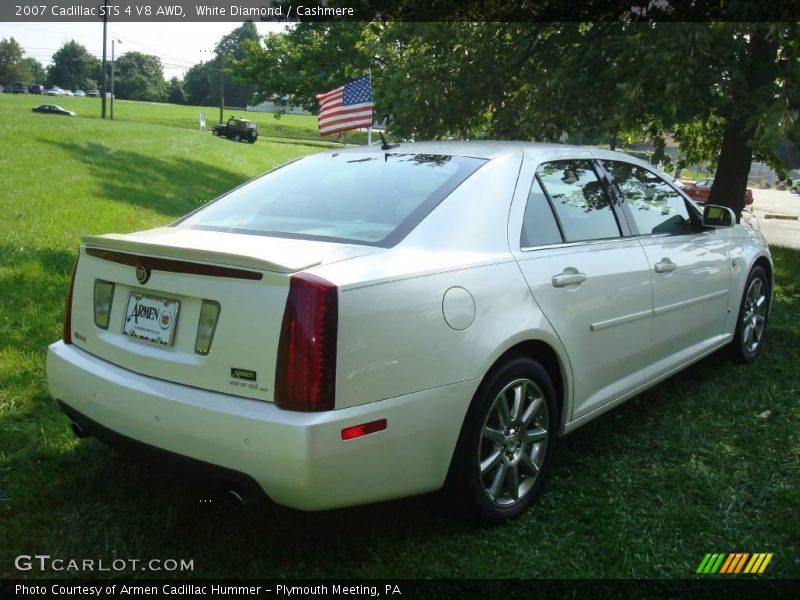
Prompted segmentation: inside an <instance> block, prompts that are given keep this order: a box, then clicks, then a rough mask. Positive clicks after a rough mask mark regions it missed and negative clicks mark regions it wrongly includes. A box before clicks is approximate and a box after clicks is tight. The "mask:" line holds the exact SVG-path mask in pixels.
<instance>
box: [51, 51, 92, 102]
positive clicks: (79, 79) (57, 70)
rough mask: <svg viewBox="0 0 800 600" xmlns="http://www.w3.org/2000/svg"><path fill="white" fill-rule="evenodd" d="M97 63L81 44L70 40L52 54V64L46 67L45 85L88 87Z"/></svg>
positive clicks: (73, 88) (73, 87)
mask: <svg viewBox="0 0 800 600" xmlns="http://www.w3.org/2000/svg"><path fill="white" fill-rule="evenodd" d="M99 63H100V61H99V60H98V59H96V58H95V57H94V56H92V55H91V54H89V53H88V52H87V51H86V48H84V47H83V46H82V45H81V44H79V43H78V42H76V41H75V40H70V41H69V42H67V43H65V44H64V45H63V46H61V48H60V49H59V50H58V51H57V52H56V53H55V54H53V59H52V64H51V65H50V67H49V68H48V69H47V85H48V86H54V85H57V86H60V87H63V88H66V89H70V90H77V89H86V88H89V87H90V86H89V84H90V83H92V80H93V78H94V76H95V74H96V73H97V70H98V68H99Z"/></svg>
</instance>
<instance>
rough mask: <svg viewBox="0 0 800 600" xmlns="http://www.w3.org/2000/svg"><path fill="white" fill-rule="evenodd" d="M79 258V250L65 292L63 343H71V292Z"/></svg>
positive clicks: (73, 287)
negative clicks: (67, 288) (65, 306)
mask: <svg viewBox="0 0 800 600" xmlns="http://www.w3.org/2000/svg"><path fill="white" fill-rule="evenodd" d="M80 256H81V251H80V249H79V250H78V256H77V257H76V258H75V263H74V264H73V265H72V274H70V276H69V291H68V292H67V308H66V310H65V311H64V343H65V344H71V343H72V290H74V289H75V271H77V270H78V259H79V258H80Z"/></svg>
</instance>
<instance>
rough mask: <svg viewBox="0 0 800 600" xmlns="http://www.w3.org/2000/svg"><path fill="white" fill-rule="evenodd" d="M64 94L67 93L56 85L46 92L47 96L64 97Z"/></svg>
mask: <svg viewBox="0 0 800 600" xmlns="http://www.w3.org/2000/svg"><path fill="white" fill-rule="evenodd" d="M64 93H65V92H64V90H62V89H61V88H60V87H58V86H57V85H54V86H53V87H51V88H49V89H48V90H46V91H45V95H47V96H63V95H64Z"/></svg>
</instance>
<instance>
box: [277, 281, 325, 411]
mask: <svg viewBox="0 0 800 600" xmlns="http://www.w3.org/2000/svg"><path fill="white" fill-rule="evenodd" d="M338 320H339V302H338V290H337V289H336V286H335V285H333V284H332V283H331V282H330V281H326V280H324V279H322V278H321V277H317V276H316V275H310V274H308V273H299V274H297V275H293V276H292V278H291V282H290V283H289V297H288V298H287V300H286V310H285V311H284V313H283V325H282V327H281V337H280V342H279V343H278V361H277V370H276V373H275V403H276V404H277V405H278V406H279V407H280V408H285V409H288V410H302V411H320V410H330V409H332V408H333V407H334V394H335V388H336V333H337V329H338Z"/></svg>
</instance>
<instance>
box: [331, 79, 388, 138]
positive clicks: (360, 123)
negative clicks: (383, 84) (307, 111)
mask: <svg viewBox="0 0 800 600" xmlns="http://www.w3.org/2000/svg"><path fill="white" fill-rule="evenodd" d="M317 101H318V102H319V133H320V135H328V134H329V133H338V132H340V131H347V130H349V129H358V128H359V127H369V126H370V125H372V107H373V106H374V104H373V102H372V81H371V80H370V77H369V75H364V77H359V78H358V79H354V80H353V81H349V82H347V83H345V84H344V85H342V86H339V87H337V88H336V89H333V90H331V91H330V92H325V93H324V94H317Z"/></svg>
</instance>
